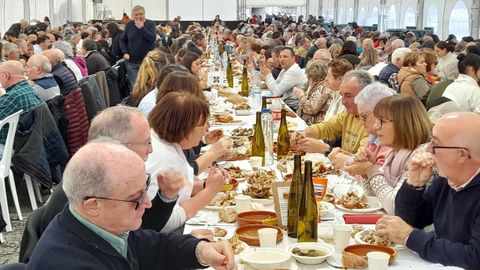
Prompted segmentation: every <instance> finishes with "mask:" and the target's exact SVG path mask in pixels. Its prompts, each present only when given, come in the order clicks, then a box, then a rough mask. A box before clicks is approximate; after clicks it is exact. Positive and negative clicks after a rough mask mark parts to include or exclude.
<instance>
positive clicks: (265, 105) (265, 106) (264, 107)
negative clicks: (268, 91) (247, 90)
mask: <svg viewBox="0 0 480 270" xmlns="http://www.w3.org/2000/svg"><path fill="white" fill-rule="evenodd" d="M266 108H267V97H262V109H261V110H260V111H262V112H263V109H266Z"/></svg>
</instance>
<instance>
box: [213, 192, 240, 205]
mask: <svg viewBox="0 0 480 270" xmlns="http://www.w3.org/2000/svg"><path fill="white" fill-rule="evenodd" d="M235 196H237V192H235V190H231V191H228V192H225V193H223V194H222V195H221V196H219V197H215V198H214V199H213V200H212V201H211V202H210V204H209V205H210V206H220V207H225V206H235Z"/></svg>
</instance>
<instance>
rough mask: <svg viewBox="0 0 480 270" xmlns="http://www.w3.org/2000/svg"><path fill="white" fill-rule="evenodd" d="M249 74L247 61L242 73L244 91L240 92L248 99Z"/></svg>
mask: <svg viewBox="0 0 480 270" xmlns="http://www.w3.org/2000/svg"><path fill="white" fill-rule="evenodd" d="M248 92H249V88H248V72H247V62H246V61H245V63H244V65H243V71H242V90H241V91H240V95H241V96H242V97H248Z"/></svg>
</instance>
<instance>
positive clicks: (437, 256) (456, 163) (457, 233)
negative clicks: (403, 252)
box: [376, 112, 480, 269]
mask: <svg viewBox="0 0 480 270" xmlns="http://www.w3.org/2000/svg"><path fill="white" fill-rule="evenodd" d="M479 136H480V116H478V115H477V114H475V113H470V112H458V113H451V114H447V115H444V116H443V117H442V118H440V119H439V120H438V121H437V122H436V123H435V126H434V128H433V139H432V141H431V142H430V143H429V144H428V146H427V151H428V152H430V153H431V154H432V155H430V154H427V153H420V154H419V155H417V156H415V157H413V158H412V161H411V164H410V166H409V172H408V178H407V179H406V180H405V182H404V183H403V185H402V186H401V188H400V190H399V191H398V194H397V196H396V198H395V212H396V213H395V214H396V215H397V216H385V217H383V218H382V219H380V220H379V221H378V222H377V226H376V231H377V234H378V235H380V236H384V237H387V238H388V239H389V240H391V241H393V242H395V243H397V244H403V245H406V246H407V247H408V248H410V249H411V250H413V251H415V252H417V253H418V254H419V255H420V257H422V259H424V260H427V261H430V262H434V263H441V264H443V265H449V266H450V265H451V266H457V267H461V268H466V269H480V200H479V199H478V194H479V193H480V174H479V172H480V148H479V147H478V137H479ZM433 166H435V167H436V168H437V169H438V170H439V176H436V177H434V178H433V181H432V182H431V185H430V186H427V183H428V182H429V181H430V180H431V177H432V167H433ZM431 224H433V225H434V227H435V233H427V232H425V231H423V230H422V229H423V228H424V227H426V226H428V225H431Z"/></svg>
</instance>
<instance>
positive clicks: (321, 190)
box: [312, 177, 328, 201]
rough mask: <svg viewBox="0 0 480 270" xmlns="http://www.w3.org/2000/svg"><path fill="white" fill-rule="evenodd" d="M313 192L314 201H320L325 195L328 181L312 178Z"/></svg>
mask: <svg viewBox="0 0 480 270" xmlns="http://www.w3.org/2000/svg"><path fill="white" fill-rule="evenodd" d="M312 181H313V191H314V192H315V199H316V200H317V201H321V200H322V199H323V197H325V194H326V193H327V186H328V179H327V178H320V177H313V179H312Z"/></svg>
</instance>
